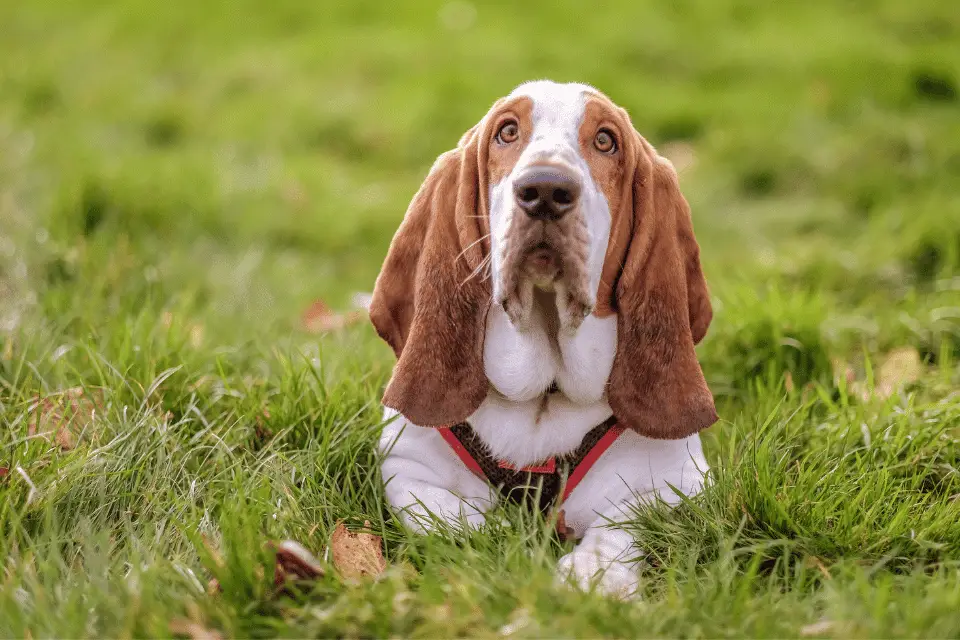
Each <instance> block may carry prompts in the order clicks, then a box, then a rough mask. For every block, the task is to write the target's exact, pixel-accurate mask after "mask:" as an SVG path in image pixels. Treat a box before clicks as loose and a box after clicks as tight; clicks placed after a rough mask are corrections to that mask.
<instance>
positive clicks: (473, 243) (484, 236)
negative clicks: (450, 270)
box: [453, 233, 490, 264]
mask: <svg viewBox="0 0 960 640" xmlns="http://www.w3.org/2000/svg"><path fill="white" fill-rule="evenodd" d="M489 237H490V234H489V233H485V234H483V235H482V236H480V237H479V238H477V239H476V240H474V241H473V242H471V243H470V244H468V245H467V246H466V247H464V249H463V251H461V252H460V253H459V254H458V255H457V257H456V258H454V259H453V263H454V264H456V263H457V260H459V259H460V258H462V257H463V255H464V254H465V253H466V252H467V251H469V250H470V249H471V248H472V247H474V246H476V244H477V243H479V242H483V241H484V240H486V239H487V238H489Z"/></svg>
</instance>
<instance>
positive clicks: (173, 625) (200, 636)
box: [170, 618, 223, 640]
mask: <svg viewBox="0 0 960 640" xmlns="http://www.w3.org/2000/svg"><path fill="white" fill-rule="evenodd" d="M170 633H172V634H174V635H178V636H186V637H187V638H190V640H221V639H222V638H223V636H221V635H220V633H219V632H218V631H215V630H213V629H207V628H206V627H205V626H203V625H202V624H200V623H199V622H193V621H192V620H186V619H184V618H175V619H174V620H171V621H170Z"/></svg>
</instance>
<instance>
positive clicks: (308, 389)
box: [0, 0, 960, 638]
mask: <svg viewBox="0 0 960 640" xmlns="http://www.w3.org/2000/svg"><path fill="white" fill-rule="evenodd" d="M333 4H334V3H327V2H315V3H301V2H293V1H292V0H275V1H273V2H269V3H260V2H252V1H248V0H243V1H241V2H234V3H226V2H220V1H219V0H211V1H210V2H193V3H186V2H175V3H167V4H163V3H156V2H154V3H148V2H136V1H134V0H125V1H118V2H110V3H107V2H98V1H95V0H87V1H84V2H57V1H55V0H32V1H31V2H6V3H0V426H2V430H0V467H4V468H6V469H8V470H9V472H8V474H7V475H6V476H5V477H4V478H2V479H0V556H2V559H3V568H2V570H0V637H8V636H11V637H12V636H26V635H31V636H33V637H49V636H59V637H104V636H106V637H130V636H164V635H167V636H168V635H170V630H169V622H170V620H172V619H175V618H188V619H194V620H197V621H199V622H201V623H202V624H204V625H206V626H208V627H209V628H212V629H217V630H219V631H220V632H221V633H223V634H224V635H227V636H251V635H252V636H300V635H315V636H316V635H320V636H334V635H337V636H343V635H346V636H407V635H410V636H421V637H438V636H453V635H478V636H493V635H498V634H513V635H517V636H522V637H527V636H548V637H556V636H579V637H583V636H586V637H591V636H600V635H612V636H697V637H721V636H732V637H741V636H745V635H746V636H776V637H784V636H797V635H801V634H804V635H817V634H819V635H823V636H834V637H842V638H847V637H891V636H897V637H901V636H903V637H907V636H912V637H947V636H957V635H960V615H958V613H957V612H958V610H960V525H958V520H960V477H958V471H957V470H958V467H960V394H958V393H957V391H956V389H957V388H958V384H960V367H958V364H957V363H958V361H960V196H958V187H960V151H958V145H957V140H960V95H958V93H960V76H958V71H957V70H958V69H960V46H957V44H958V42H960V13H958V12H957V11H956V10H955V8H954V7H953V6H951V5H950V4H949V3H941V2H937V1H934V0H917V1H914V2H909V3H903V2H900V1H899V0H882V1H877V2H826V1H824V2H807V3H766V4H760V3H745V2H739V1H738V0H709V1H708V0H689V1H684V2H679V3H653V2H628V1H626V0H624V1H623V2H619V3H616V6H606V5H605V6H603V7H599V6H591V7H590V8H585V6H584V5H581V4H578V3H573V2H561V3H559V4H558V3H546V2H544V3H540V2H526V3H507V2H496V3H484V4H482V5H481V4H476V5H474V4H471V3H469V2H462V1H458V2H448V3H441V2H433V1H431V0H418V1H417V2H409V3H399V2H394V3H383V2H379V1H357V2H351V3H343V5H342V6H333ZM538 77H550V78H553V79H556V80H579V81H585V82H589V83H593V84H595V85H596V86H598V87H600V88H601V89H603V90H604V91H605V92H607V93H608V94H609V95H610V96H611V97H612V98H613V99H614V100H616V101H617V102H619V103H620V104H622V105H623V106H625V107H626V108H627V109H628V110H629V111H630V113H631V114H632V117H633V118H634V122H635V124H636V125H637V127H638V128H639V129H640V131H641V132H642V133H644V134H645V135H646V136H647V137H648V138H649V139H650V140H651V141H652V142H654V144H657V145H659V146H660V148H661V150H663V151H664V152H665V153H667V154H668V155H669V154H674V155H675V157H676V155H677V154H680V153H688V154H689V153H692V154H693V157H694V163H693V164H692V166H690V167H689V168H687V169H685V170H684V171H683V172H682V174H681V184H682V186H683V189H684V191H685V193H686V194H687V196H688V198H689V200H690V201H691V205H692V207H693V211H694V217H695V223H696V228H697V234H698V237H699V239H700V243H701V246H702V248H703V254H704V268H705V271H706V273H707V277H708V280H709V282H710V285H711V287H712V292H713V297H714V304H715V309H716V316H715V319H714V323H713V326H712V327H711V330H710V333H709V334H708V337H707V339H706V340H705V341H704V343H703V344H702V346H701V347H700V350H699V353H700V358H701V362H702V364H703V367H704V371H705V374H706V376H707V378H708V380H709V382H710V383H711V387H712V389H713V391H714V393H715V395H716V397H717V400H718V407H719V409H720V413H721V416H722V420H721V422H720V423H719V424H718V425H717V426H716V427H714V428H712V429H711V430H709V432H707V433H706V434H705V435H704V438H705V441H706V444H707V448H708V457H709V458H710V461H711V463H712V464H713V465H714V472H713V475H712V482H711V484H710V487H709V488H708V490H707V491H706V492H705V493H704V494H703V495H702V496H701V497H699V498H698V499H696V500H695V501H692V502H688V503H685V504H683V505H682V506H681V507H680V508H678V509H676V510H673V511H671V510H667V509H647V510H644V511H642V512H639V513H637V514H636V518H635V520H634V521H633V522H632V523H631V525H630V526H631V529H632V530H633V531H634V532H635V533H636V537H637V540H638V542H639V543H640V544H641V545H642V546H643V547H644V548H646V549H647V550H648V551H649V552H650V558H649V561H648V563H647V565H646V566H645V568H644V570H643V578H644V583H643V584H644V587H643V590H644V597H643V599H642V600H641V601H640V602H635V603H619V602H612V601H607V600H604V599H602V598H600V597H599V596H595V595H589V594H578V593H574V592H570V591H566V590H562V589H560V590H558V589H557V588H555V587H554V586H553V574H552V570H553V566H554V562H555V559H556V558H557V557H558V555H560V554H561V553H562V552H563V546H562V545H561V543H559V542H558V541H556V540H555V539H554V538H553V537H552V535H551V534H550V528H549V525H548V524H547V523H544V522H542V521H538V520H537V519H535V518H532V517H530V516H529V515H528V514H524V513H522V512H520V511H513V512H510V513H504V512H498V513H497V514H496V516H500V515H508V516H509V517H508V518H507V521H508V522H509V523H510V524H509V525H508V524H505V523H504V522H502V521H501V519H500V518H499V517H495V518H492V519H491V522H490V523H489V526H488V527H487V529H486V530H484V531H481V532H474V533H470V534H464V533H458V532H455V531H444V532H441V533H438V534H436V535H431V536H428V537H424V538H418V537H415V536H411V535H409V534H407V533H405V532H404V531H403V529H402V528H401V527H400V526H399V523H398V522H397V521H396V520H395V519H394V518H393V517H392V516H391V515H390V514H389V512H388V510H387V508H386V505H385V502H384V497H383V490H382V486H381V482H382V481H381V478H380V477H379V471H378V466H377V459H376V454H375V452H374V443H375V441H376V438H377V434H378V432H379V428H380V424H379V420H380V410H379V407H378V399H379V393H380V390H381V388H382V386H383V384H384V383H385V381H386V379H387V377H388V376H389V372H390V368H391V366H392V356H391V354H390V352H389V349H387V348H386V347H385V346H384V345H383V344H381V343H380V342H379V340H378V339H377V338H376V336H375V334H374V332H373V331H372V329H371V328H370V327H369V326H366V325H362V326H357V327H353V328H350V329H348V330H346V331H342V332H338V333H335V334H332V335H325V336H319V337H318V336H315V335H310V334H308V333H305V332H304V331H303V330H302V329H301V327H300V314H301V313H302V311H303V310H304V309H305V308H306V307H307V306H308V305H309V304H310V302H311V301H312V300H314V299H317V298H320V299H323V300H326V301H327V302H328V303H330V304H331V305H332V306H334V307H338V308H346V307H347V306H348V304H349V299H350V296H351V294H352V293H353V292H354V291H369V290H370V289H371V287H372V283H373V279H374V277H375V276H376V273H377V270H378V269H379V265H380V262H381V260H382V257H383V256H384V254H385V252H386V248H387V245H388V243H389V240H390V238H391V236H392V234H393V232H394V230H395V228H396V226H397V224H398V222H399V220H400V218H401V216H402V213H403V211H404V208H405V207H406V204H407V202H408V200H409V198H410V197H411V196H412V194H413V193H414V191H415V190H416V187H417V185H418V184H419V181H420V180H421V179H422V177H423V176H424V174H425V172H426V170H427V169H428V167H429V166H430V164H431V162H432V161H433V159H434V158H435V157H436V155H437V154H439V153H440V152H442V151H444V150H446V149H447V148H450V147H451V146H453V144H455V142H456V140H457V139H458V137H459V135H460V134H461V133H462V132H463V131H464V130H466V129H467V128H468V127H469V126H471V125H472V124H473V123H474V122H476V121H477V120H478V119H479V118H480V116H481V115H482V114H483V113H484V112H485V111H486V109H487V107H488V106H489V104H490V103H492V102H493V100H494V99H495V98H497V97H498V96H500V95H503V94H505V93H507V92H508V91H509V90H510V89H511V88H512V87H513V86H514V85H516V84H518V83H519V82H521V81H524V80H528V79H532V78H538ZM902 348H908V349H913V350H915V351H916V353H917V354H919V356H920V358H921V360H922V363H923V364H922V371H921V372H920V375H919V377H918V378H917V379H916V380H913V381H912V382H910V384H908V385H907V386H906V387H905V388H904V389H903V390H902V392H900V393H897V394H894V395H892V396H890V397H887V398H884V397H874V398H872V399H871V398H868V397H865V394H864V390H865V389H866V388H869V387H870V386H871V385H873V384H878V385H880V383H881V382H882V381H881V380H880V378H881V377H882V376H881V373H882V372H881V369H882V363H883V362H884V361H885V359H886V357H887V354H888V353H890V352H891V351H893V350H894V349H902ZM838 361H839V362H844V363H849V366H850V368H851V370H852V371H853V372H854V376H855V378H856V379H855V380H854V381H853V382H848V381H847V380H846V379H845V378H844V376H840V377H839V379H838V378H837V377H836V376H835V374H834V369H835V368H836V366H835V363H836V362H838ZM788 373H789V376H788V375H787V374H788ZM74 387H83V388H84V389H85V394H86V397H87V398H92V399H95V400H96V401H95V402H94V401H93V400H88V401H87V402H89V403H90V404H87V405H84V406H85V407H86V408H87V409H91V408H93V407H94V406H95V407H96V416H95V418H94V419H93V420H92V421H89V420H84V421H83V422H84V425H85V426H84V430H83V433H82V434H80V441H79V443H78V445H77V446H76V448H74V449H72V450H68V451H61V450H60V449H59V448H58V447H57V446H55V445H54V444H53V443H51V442H49V441H47V440H46V439H44V438H42V437H38V436H35V435H34V436H31V435H30V430H29V425H30V423H31V420H33V419H34V418H33V417H32V416H33V414H34V409H33V408H34V406H35V405H36V403H37V398H38V397H48V396H54V395H56V394H58V393H63V392H64V391H65V390H68V389H71V388H74ZM505 509H506V508H505ZM340 519H346V520H347V522H349V523H351V524H361V523H362V522H363V521H364V520H369V521H370V522H371V523H372V527H373V528H374V529H375V530H376V531H377V532H378V533H379V534H381V535H382V536H383V538H384V541H385V551H386V554H387V557H388V560H389V563H390V568H389V570H388V572H387V574H386V575H385V576H384V577H383V578H382V579H381V580H379V581H377V582H375V583H363V584H344V583H341V581H340V580H339V579H338V578H337V577H335V576H334V575H333V574H331V575H329V576H328V577H326V578H323V579H321V580H320V581H318V582H317V583H315V584H314V585H312V587H310V588H309V589H308V590H307V591H305V592H299V593H294V594H292V595H290V596H286V597H277V596H276V595H275V594H274V593H273V588H272V584H271V577H272V568H271V566H272V565H271V564H270V563H271V559H270V557H269V553H268V552H267V551H265V550H264V547H263V545H264V543H265V542H266V541H267V540H270V539H282V538H293V539H296V540H299V541H300V542H302V543H303V544H305V545H306V546H307V547H309V548H311V549H313V550H314V551H315V552H316V553H318V554H319V555H321V556H323V553H324V549H325V547H326V544H327V541H328V539H329V534H330V533H331V531H332V530H333V526H334V524H335V523H336V522H337V521H338V520H340ZM211 578H216V579H217V580H218V581H219V582H220V584H221V586H222V593H219V594H214V595H210V594H208V593H207V591H206V585H207V583H208V581H209V580H210V579H211ZM810 625H814V626H810Z"/></svg>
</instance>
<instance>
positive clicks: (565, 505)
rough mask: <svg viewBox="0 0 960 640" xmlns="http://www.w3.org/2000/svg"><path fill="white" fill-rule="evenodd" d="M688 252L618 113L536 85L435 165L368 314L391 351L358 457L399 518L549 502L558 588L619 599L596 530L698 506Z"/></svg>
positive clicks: (584, 97)
mask: <svg viewBox="0 0 960 640" xmlns="http://www.w3.org/2000/svg"><path fill="white" fill-rule="evenodd" d="M699 254H700V249H699V246H698V245H697V241H696V239H695V238H694V234H693V224H692V221H691V218H690V209H689V206H688V205H687V202H686V200H685V199H684V197H683V196H682V195H681V193H680V189H679V186H678V182H677V174H676V172H675V171H674V169H673V166H672V165H671V164H670V162H669V161H667V160H666V159H664V158H662V157H660V156H659V155H658V154H657V152H656V150H655V149H654V148H653V147H652V146H651V145H650V143H648V142H647V141H646V140H645V139H644V138H643V137H641V136H640V134H639V133H637V131H636V130H635V129H634V127H633V125H632V123H631V121H630V118H629V116H628V115H627V112H626V111H624V110H623V109H621V108H620V107H618V106H617V105H615V104H614V103H613V102H612V101H611V100H610V99H609V98H607V97H606V96H605V95H603V94H602V93H600V92H599V91H597V90H596V89H594V88H592V87H590V86H587V85H583V84H558V83H554V82H549V81H536V82H529V83H526V84H523V85H521V86H519V87H517V89H515V90H514V91H513V92H512V93H511V94H510V95H508V96H507V97H505V98H502V99H500V100H498V101H497V102H496V103H495V104H494V105H493V107H492V108H491V109H490V111H489V112H488V113H487V114H486V115H485V116H484V117H483V119H482V120H481V121H480V122H479V124H477V125H476V126H474V127H473V128H471V129H470V130H469V131H467V132H466V133H465V134H464V135H463V136H462V137H461V139H460V141H459V143H458V144H457V147H456V148H455V149H453V150H452V151H449V152H447V153H444V154H443V155H441V156H440V157H439V158H438V159H437V161H436V162H435V163H434V165H433V168H432V169H431V170H430V173H429V175H428V176H427V178H426V180H425V181H424V183H423V185H422V186H421V188H420V190H419V191H418V192H417V194H416V196H415V197H414V198H413V201H412V202H411V204H410V207H409V208H408V210H407V212H406V215H405V217H404V219H403V221H402V223H401V224H400V227H399V230H398V231H397V232H396V235H395V236H394V238H393V242H392V244H391V245H390V249H389V252H388V254H387V257H386V260H385V262H384V264H383V268H382V270H381V272H380V275H379V277H378V278H377V282H376V287H375V289H374V293H373V298H372V300H371V303H370V316H371V320H372V321H373V324H374V326H375V328H376V330H377V332H378V334H379V335H380V336H381V337H382V338H383V339H384V340H385V341H386V342H387V343H388V344H389V345H390V346H391V347H392V348H393V351H394V353H395V354H396V356H397V363H396V365H395V367H394V369H393V375H392V378H391V379H390V382H389V384H388V386H387V388H386V391H385V393H384V397H383V404H384V406H385V407H386V409H385V417H386V419H387V424H386V426H385V428H384V430H383V435H382V437H381V440H380V445H379V446H380V450H381V451H382V453H383V456H384V457H383V463H382V472H383V478H384V481H385V482H386V495H387V499H388V500H389V502H390V504H391V506H392V507H393V508H394V509H395V510H396V511H397V512H398V514H399V516H400V517H401V519H402V520H403V521H404V522H405V524H407V525H408V526H410V527H413V528H414V529H417V530H420V531H425V530H428V529H429V528H430V526H431V523H433V522H435V520H434V519H433V518H440V519H442V520H444V521H448V522H450V523H452V524H456V525H462V524H466V525H467V526H480V525H482V524H483V522H484V517H485V516H484V512H485V511H487V510H488V509H490V507H491V506H492V505H494V504H495V503H496V502H497V501H498V500H502V499H511V500H513V499H515V500H519V501H525V502H529V503H533V506H534V508H536V507H540V508H544V509H546V508H560V509H562V510H563V512H564V516H565V518H564V519H565V522H566V525H567V527H568V528H569V530H572V531H571V532H572V533H573V535H574V536H575V537H576V538H577V539H579V543H578V544H577V546H575V547H574V549H573V551H571V552H570V553H568V554H567V555H565V556H563V557H562V558H561V559H560V561H559V563H558V577H559V578H560V579H561V580H563V581H565V582H567V583H568V584H574V585H579V586H580V587H582V588H593V587H598V588H599V589H601V590H602V591H603V592H606V593H608V594H613V595H620V596H626V595H629V594H630V593H632V592H633V591H634V590H635V589H636V587H637V585H638V561H639V559H640V558H641V557H642V551H641V550H640V549H638V548H636V547H635V541H634V539H633V537H632V536H631V535H630V534H629V533H627V532H626V531H624V530H623V529H621V528H617V527H616V526H615V525H616V523H617V522H618V521H620V522H622V521H623V520H625V519H629V518H630V517H631V511H632V510H635V509H636V507H637V506H638V505H639V504H641V503H643V502H645V501H650V500H656V499H657V498H659V499H660V500H663V501H665V502H666V503H668V504H676V503H677V502H678V501H679V498H678V493H677V492H676V491H675V490H674V488H675V489H676V490H678V491H679V492H680V493H681V494H685V495H688V496H690V495H694V494H696V493H697V492H699V491H700V489H701V487H702V484H703V477H704V473H705V471H706V470H707V463H706V460H705V459H704V455H703V451H702V449H701V445H700V438H699V436H698V435H697V433H698V432H699V431H700V430H702V429H705V428H706V427H708V426H710V425H711V424H713V423H714V422H715V421H716V420H717V414H716V411H715V408H714V403H713V397H712V395H711V393H710V390H709V389H708V388H707V384H706V381H705V380H704V377H703V372H702V371H701V369H700V364H699V363H698V362H697V358H696V354H695V352H694V345H696V344H697V343H698V342H699V341H700V340H701V339H702V338H703V336H704V334H705V333H706V331H707V327H708V325H709V324H710V320H711V317H712V309H711V305H710V298H709V294H708V291H707V285H706V282H705V280H704V277H703V273H702V270H701V267H700V255H699ZM569 530H568V531H569Z"/></svg>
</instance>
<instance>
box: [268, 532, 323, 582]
mask: <svg viewBox="0 0 960 640" xmlns="http://www.w3.org/2000/svg"><path fill="white" fill-rule="evenodd" d="M272 544H273V547H274V548H275V549H276V552H277V561H276V565H275V566H274V570H273V584H274V586H277V587H282V586H283V585H284V584H286V582H287V581H288V580H316V579H317V578H319V577H321V576H323V575H324V571H323V565H321V564H320V561H319V560H317V558H316V556H314V555H313V554H312V553H310V552H309V551H308V550H307V549H306V547H304V546H303V545H302V544H300V543H299V542H295V541H293V540H284V541H283V542H279V543H272Z"/></svg>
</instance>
